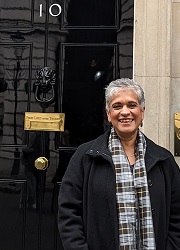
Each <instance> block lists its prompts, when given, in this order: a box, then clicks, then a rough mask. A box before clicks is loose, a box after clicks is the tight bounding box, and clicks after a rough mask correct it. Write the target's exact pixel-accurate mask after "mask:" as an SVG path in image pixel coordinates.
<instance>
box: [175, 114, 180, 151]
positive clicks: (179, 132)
mask: <svg viewBox="0 0 180 250" xmlns="http://www.w3.org/2000/svg"><path fill="white" fill-rule="evenodd" d="M174 154H175V156H180V113H175V115H174Z"/></svg>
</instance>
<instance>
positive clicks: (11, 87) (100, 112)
mask: <svg viewBox="0 0 180 250" xmlns="http://www.w3.org/2000/svg"><path fill="white" fill-rule="evenodd" d="M132 46H133V1H132V0H131V1H125V0H122V1H118V0H111V1H109V0H91V1H87V0H76V1H73V0H70V1H69V0H64V1H63V0H52V1H50V0H49V1H48V0H47V1H42V2H41V1H38V0H16V1H13V0H9V1H5V0H2V1H1V2H0V204H1V205H0V221H1V227H0V242H1V249H2V250H13V249H15V250H17V249H18V250H20V249H22V250H25V249H26V250H31V249H33V250H36V249H37V250H41V249H43V250H53V249H58V250H59V249H62V250H63V248H62V245H61V241H60V238H59V235H58V230H57V223H56V217H57V197H58V190H59V188H60V183H61V180H62V177H63V175H64V172H65V170H66V167H67V164H68V162H69V159H70V158H71V156H72V154H73V153H74V152H75V150H76V148H77V147H78V146H79V145H80V144H82V143H83V142H86V141H88V140H91V139H93V138H96V137H97V136H98V135H100V134H102V133H103V132H104V131H105V130H106V128H107V126H108V123H107V120H106V115H105V111H104V88H105V86H106V85H107V84H108V83H109V82H110V81H111V80H113V79H115V78H117V77H130V78H131V77H132ZM25 112H41V113H65V126H64V132H55V131H54V132H48V131H44V130H43V131H41V130H39V129H38V128H37V129H34V130H25V129H24V117H25ZM39 157H45V158H46V159H47V162H48V166H46V163H45V166H46V167H47V168H46V167H45V168H44V169H43V168H39V167H38V164H35V161H36V163H37V162H38V161H37V159H39Z"/></svg>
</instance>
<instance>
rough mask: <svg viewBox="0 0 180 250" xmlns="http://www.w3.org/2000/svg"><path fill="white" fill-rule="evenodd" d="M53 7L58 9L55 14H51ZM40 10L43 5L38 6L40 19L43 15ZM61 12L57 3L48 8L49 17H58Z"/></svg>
mask: <svg viewBox="0 0 180 250" xmlns="http://www.w3.org/2000/svg"><path fill="white" fill-rule="evenodd" d="M53 7H56V8H58V13H56V14H54V13H53ZM42 8H43V5H42V4H40V5H39V16H40V17H42V15H43V9H42ZM61 12H62V8H61V5H59V4H57V3H54V4H52V5H50V6H49V14H50V15H51V16H54V17H56V16H59V15H60V14H61Z"/></svg>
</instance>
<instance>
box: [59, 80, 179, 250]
mask: <svg viewBox="0 0 180 250" xmlns="http://www.w3.org/2000/svg"><path fill="white" fill-rule="evenodd" d="M105 97H106V112H107V117H108V121H109V122H110V123H111V129H110V131H107V132H105V134H103V135H101V136H100V137H98V138H97V139H96V140H93V141H91V142H88V143H85V144H82V145H81V146H80V147H79V148H78V149H77V151H76V153H75V154H74V155H73V157H72V158H71V160H70V162H69V166H68V168H67V171H66V173H65V175H64V178H63V180H62V186H61V189H60V193H59V214H58V227H59V232H60V237H61V240H62V243H63V246H64V250H72V249H74V250H119V249H123V250H130V249H133V250H134V249H137V250H140V249H147V250H155V249H156V250H179V249H180V170H179V167H178V166H177V164H176V162H175V160H174V158H173V156H172V155H171V153H170V152H169V151H167V150H166V149H164V148H162V147H160V146H158V145H156V144H155V143H154V142H152V141H151V140H150V139H148V138H147V137H145V136H144V134H143V133H142V132H141V131H140V130H139V126H140V125H142V122H143V118H144V110H145V100H144V92H143V90H142V88H141V87H140V86H139V85H138V84H136V83H135V82H134V81H133V80H130V79H118V80H116V81H113V82H111V83H110V84H109V86H108V87H107V88H106V92H105Z"/></svg>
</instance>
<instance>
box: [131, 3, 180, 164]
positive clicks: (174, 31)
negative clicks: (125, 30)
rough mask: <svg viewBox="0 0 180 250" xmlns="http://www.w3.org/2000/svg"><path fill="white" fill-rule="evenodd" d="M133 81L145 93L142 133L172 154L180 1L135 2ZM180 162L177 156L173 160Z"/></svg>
mask: <svg viewBox="0 0 180 250" xmlns="http://www.w3.org/2000/svg"><path fill="white" fill-rule="evenodd" d="M134 7H135V8H134V13H135V18H134V54H133V55H134V66H133V69H134V73H133V75H134V78H135V80H136V81H137V82H138V83H140V84H141V85H142V87H143V89H144V91H145V97H146V114H145V120H144V127H143V129H142V130H143V132H144V133H145V134H146V135H147V136H148V137H150V138H151V139H152V140H153V141H155V142H156V143H158V144H159V145H161V146H163V147H165V148H167V149H169V150H170V151H171V152H172V153H173V154H174V113H175V112H180V67H179V65H180V15H179V13H180V0H173V1H172V0H135V5H134ZM176 160H177V162H178V163H180V157H176Z"/></svg>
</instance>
